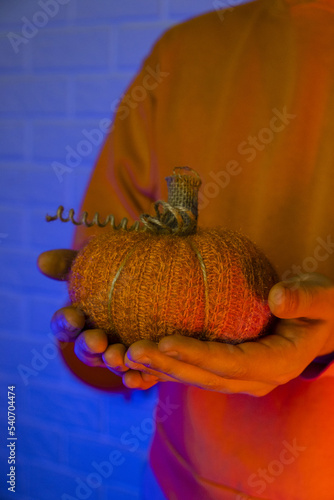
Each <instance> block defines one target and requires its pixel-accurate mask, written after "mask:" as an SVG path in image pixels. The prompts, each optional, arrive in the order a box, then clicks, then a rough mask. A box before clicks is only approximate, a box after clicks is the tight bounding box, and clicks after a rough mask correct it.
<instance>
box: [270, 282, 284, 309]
mask: <svg viewBox="0 0 334 500" xmlns="http://www.w3.org/2000/svg"><path fill="white" fill-rule="evenodd" d="M284 295H285V291H284V288H282V287H279V288H276V290H274V291H273V292H272V294H271V297H270V299H271V302H273V303H274V304H275V305H276V306H280V305H281V304H282V303H283V300H284Z"/></svg>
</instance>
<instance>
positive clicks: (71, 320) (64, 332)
mask: <svg viewBox="0 0 334 500" xmlns="http://www.w3.org/2000/svg"><path fill="white" fill-rule="evenodd" d="M50 326H51V330H52V332H53V333H54V334H55V336H56V337H57V339H58V340H60V341H62V342H72V341H74V340H75V338H76V337H77V336H78V335H79V333H80V332H81V330H82V329H83V328H84V326H85V315H84V313H83V312H82V311H81V310H80V309H78V308H76V307H72V306H68V307H62V308H61V309H59V310H58V311H56V312H55V313H54V315H53V316H52V319H51V325H50Z"/></svg>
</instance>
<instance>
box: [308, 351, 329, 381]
mask: <svg viewBox="0 0 334 500" xmlns="http://www.w3.org/2000/svg"><path fill="white" fill-rule="evenodd" d="M333 367H334V352H332V353H329V354H325V355H324V356H318V357H317V358H315V359H314V360H313V361H312V363H310V364H309V365H308V366H307V367H306V368H305V370H304V371H303V372H302V373H301V375H300V377H301V378H303V379H307V380H314V379H316V378H318V377H320V376H321V375H324V374H326V372H327V371H328V370H329V369H330V368H333Z"/></svg>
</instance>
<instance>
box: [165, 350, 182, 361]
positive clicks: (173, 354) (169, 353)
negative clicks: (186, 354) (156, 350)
mask: <svg viewBox="0 0 334 500" xmlns="http://www.w3.org/2000/svg"><path fill="white" fill-rule="evenodd" d="M163 354H165V355H166V356H169V357H170V358H175V359H177V358H178V357H179V353H178V352H177V351H166V352H163Z"/></svg>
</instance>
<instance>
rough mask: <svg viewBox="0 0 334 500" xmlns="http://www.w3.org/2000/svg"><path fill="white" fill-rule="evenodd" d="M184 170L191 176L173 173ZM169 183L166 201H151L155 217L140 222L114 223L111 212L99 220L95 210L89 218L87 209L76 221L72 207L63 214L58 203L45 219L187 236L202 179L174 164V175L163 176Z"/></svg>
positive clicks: (192, 225)
mask: <svg viewBox="0 0 334 500" xmlns="http://www.w3.org/2000/svg"><path fill="white" fill-rule="evenodd" d="M179 170H185V171H187V172H189V173H192V174H194V175H184V174H183V175H182V174H179V173H176V172H177V171H179ZM166 181H167V185H168V202H166V201H162V200H159V201H157V202H156V203H155V204H154V209H155V212H156V215H155V216H152V215H148V214H142V215H141V216H140V221H141V222H142V224H143V226H141V225H140V222H139V221H136V222H135V223H134V224H133V225H132V226H130V227H128V219H127V218H126V217H124V218H123V219H122V220H121V222H120V223H119V224H116V222H115V217H114V215H111V214H109V215H107V217H106V219H105V220H104V222H101V221H100V216H99V214H98V212H96V213H95V214H94V216H93V219H92V220H91V221H89V220H88V219H87V218H88V212H83V213H82V214H81V216H80V217H79V219H78V220H76V219H74V213H75V212H74V210H73V208H71V209H70V210H69V213H68V217H64V216H63V214H64V207H63V206H61V205H60V206H59V207H58V209H57V213H56V215H54V216H51V215H47V216H46V220H47V222H51V221H54V220H57V219H58V220H60V221H61V222H69V221H71V222H72V224H74V225H75V226H81V225H85V226H86V227H92V226H94V225H95V226H98V227H106V226H107V225H108V224H110V226H111V227H112V228H113V229H124V230H126V231H149V232H151V233H154V234H175V235H180V236H187V235H189V234H193V233H195V232H196V230H197V212H198V207H197V205H198V189H199V187H200V185H201V179H200V176H199V175H198V173H197V172H195V171H194V170H193V169H191V168H189V167H175V168H174V170H173V175H172V176H170V177H167V178H166Z"/></svg>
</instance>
